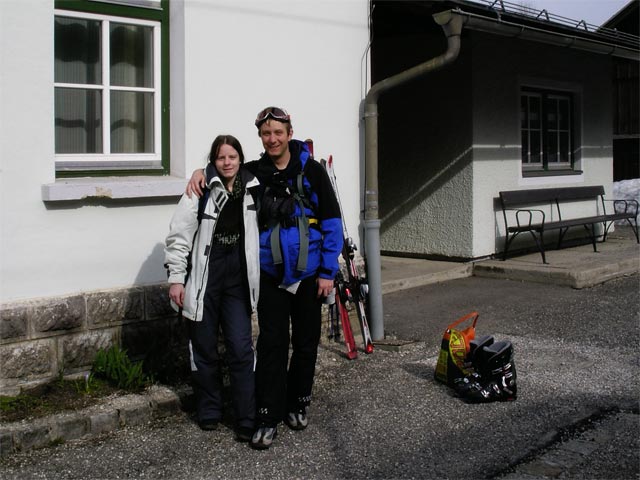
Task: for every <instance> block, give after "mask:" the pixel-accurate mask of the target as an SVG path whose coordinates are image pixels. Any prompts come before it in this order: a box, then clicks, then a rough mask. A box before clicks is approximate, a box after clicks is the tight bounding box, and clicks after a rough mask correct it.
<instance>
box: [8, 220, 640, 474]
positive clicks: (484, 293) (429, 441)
mask: <svg viewBox="0 0 640 480" xmlns="http://www.w3.org/2000/svg"><path fill="white" fill-rule="evenodd" d="M598 250H599V252H598V253H594V252H593V250H592V248H591V246H590V245H588V246H579V247H572V248H570V249H565V250H561V251H550V252H549V253H548V260H549V262H550V263H549V265H542V264H541V259H540V256H539V254H530V255H524V256H518V257H514V258H512V259H509V260H507V261H506V262H502V261H499V260H487V261H486V262H476V263H475V264H473V265H469V264H451V263H448V262H443V263H444V264H445V265H440V262H430V261H427V260H414V261H409V260H407V259H396V258H385V259H383V283H384V286H383V290H384V291H385V294H384V297H383V306H384V324H385V325H384V326H385V332H386V339H385V341H384V342H379V343H378V344H377V348H376V350H375V352H374V353H373V354H371V355H366V354H364V352H362V351H360V352H359V355H358V358H357V359H356V360H352V361H350V360H347V359H346V358H345V356H344V348H343V346H342V345H341V344H339V343H333V342H328V341H325V342H323V346H322V347H321V349H320V354H319V358H318V368H317V377H316V384H315V386H314V398H313V402H312V407H311V409H310V425H309V427H308V428H307V429H306V430H304V431H301V432H294V431H291V430H289V429H288V428H287V427H286V426H284V425H281V426H280V427H279V429H278V437H277V438H276V440H275V442H274V445H273V446H272V448H271V449H269V450H267V451H260V452H259V451H254V450H252V449H251V448H249V447H248V446H247V445H246V444H243V443H238V442H236V441H235V440H234V439H233V433H232V430H231V428H230V425H231V419H227V422H226V424H225V425H223V426H221V428H219V429H218V430H217V431H214V432H204V431H201V430H199V429H198V427H197V425H196V424H195V423H194V422H193V420H192V419H191V416H190V413H189V409H188V408H186V410H187V411H184V410H181V409H180V407H181V406H183V407H188V406H187V403H188V401H187V400H188V398H189V395H188V392H187V393H185V392H173V391H171V390H168V391H167V390H160V391H159V390H156V391H155V392H154V393H153V394H149V395H147V396H144V395H143V396H131V397H129V403H126V402H125V401H124V400H119V401H120V402H121V403H119V404H117V405H116V406H115V407H111V408H108V406H104V408H102V410H97V411H95V410H94V411H93V412H92V413H91V415H89V417H88V418H89V419H90V420H89V421H88V423H89V427H87V421H85V422H84V423H82V421H80V420H77V421H76V422H75V423H74V422H73V421H71V420H69V421H68V422H67V425H68V426H67V428H66V430H64V431H71V430H73V427H72V426H73V425H76V427H75V428H77V431H79V432H80V433H82V435H77V436H78V437H79V438H75V439H73V435H69V437H68V438H69V439H68V440H66V441H64V442H56V441H52V438H51V437H49V440H48V442H49V443H48V444H47V446H46V447H44V448H30V447H32V446H40V447H42V446H43V445H42V444H38V442H37V441H36V439H37V438H38V434H36V433H28V432H27V431H20V430H19V428H18V427H17V426H14V427H13V428H14V430H11V431H9V433H7V431H8V430H7V428H6V426H0V446H2V447H3V449H5V452H7V450H6V448H12V449H13V450H12V451H11V452H9V454H6V455H4V456H3V457H2V459H1V460H0V474H1V475H2V478H3V479H14V478H15V479H24V478H51V479H54V478H55V479H72V478H73V479H76V478H91V479H98V478H105V479H111V478H166V479H174V478H175V479H182V478H189V479H199V478H220V479H236V478H237V479H240V478H265V479H266V478H268V479H285V478H286V479H290V478H305V479H310V478H313V479H315V478H318V479H360V478H362V479H364V478H367V479H396V478H397V479H404V478H415V479H417V478H420V479H422V478H424V479H444V478H459V479H477V478H491V479H493V478H508V479H543V478H575V479H625V480H626V479H640V455H639V453H638V452H640V448H639V446H640V445H639V443H640V442H639V440H638V433H639V430H640V429H639V427H640V423H639V421H638V420H639V417H638V413H639V403H638V399H639V398H640V379H639V375H638V372H639V366H640V355H639V352H640V349H639V347H638V345H639V341H640V322H639V319H640V317H639V314H640V296H639V295H638V292H639V288H638V287H639V286H640V284H639V276H638V269H639V267H640V249H639V247H638V244H637V243H636V242H635V238H633V237H632V236H630V235H629V234H628V232H626V233H625V230H624V229H619V231H618V232H617V234H616V235H612V236H611V237H610V238H609V239H608V240H607V242H606V243H605V244H598ZM536 255H537V263H536V261H535V256H536ZM571 258H573V260H570V259H571ZM527 262H529V264H530V265H531V266H530V267H529V268H528V269H522V268H516V267H519V266H520V265H521V264H523V263H524V264H526V263H527ZM480 263H485V265H486V267H487V269H488V270H489V271H490V273H489V274H488V275H489V276H477V275H474V276H470V275H472V273H474V271H475V272H476V274H477V272H478V265H479V264H480ZM447 264H448V265H447ZM536 269H540V270H539V271H540V273H539V274H538V275H534V273H533V272H535V271H536ZM522 271H524V272H525V273H526V275H525V276H526V278H522V275H523V273H522ZM514 272H515V273H514ZM567 279H582V280H580V282H582V283H573V284H572V283H571V282H572V281H573V280H570V281H569V280H567ZM584 279H587V281H585V280H584ZM471 311H477V312H478V313H479V315H480V316H479V319H478V324H477V331H478V334H491V335H494V337H495V338H496V340H503V339H504V340H510V341H511V342H512V343H513V345H514V350H515V365H516V370H517V375H518V378H517V382H518V398H517V400H515V401H513V402H494V403H487V404H480V405H469V404H466V403H464V402H463V401H462V400H461V399H459V398H457V397H456V396H455V395H454V394H453V392H452V391H451V389H449V388H448V387H446V386H445V385H442V384H440V383H438V382H436V381H435V380H434V379H433V374H434V368H435V363H436V358H437V354H438V350H439V347H440V339H441V336H442V333H443V331H444V329H445V328H446V326H447V325H448V324H449V323H451V322H453V321H454V320H456V319H457V318H459V317H461V316H463V315H465V314H467V313H469V312H471ZM113 411H115V412H116V413H115V415H116V417H115V420H114V419H113V413H112V412H113ZM91 419H93V420H91ZM100 419H101V421H102V423H100ZM109 419H111V420H109ZM46 422H48V423H46V426H45V427H42V428H41V429H40V430H39V431H40V432H41V433H42V434H44V433H47V434H49V435H51V432H54V433H55V432H57V434H60V432H63V429H61V427H60V422H58V426H57V427H56V426H52V424H53V423H55V422H54V421H53V420H51V419H49V420H47V421H46ZM52 422H53V423H52ZM32 423H34V422H32ZM80 424H82V425H84V427H82V426H80ZM97 425H102V433H101V432H100V431H94V430H92V428H93V426H97ZM109 425H111V426H112V427H113V428H109ZM56 428H57V429H58V430H56ZM83 428H84V429H85V430H83ZM87 428H88V429H89V431H90V432H89V431H87ZM83 432H84V433H83ZM7 435H8V436H7ZM53 440H55V438H54V439H53ZM11 442H14V443H11ZM20 442H22V443H20ZM52 443H53V444H55V445H51V444H52ZM16 445H18V446H19V445H23V446H24V447H25V448H22V451H20V448H14V447H15V446H16ZM15 450H17V451H15Z"/></svg>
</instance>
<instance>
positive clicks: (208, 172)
mask: <svg viewBox="0 0 640 480" xmlns="http://www.w3.org/2000/svg"><path fill="white" fill-rule="evenodd" d="M204 175H205V178H206V179H207V188H208V189H210V190H213V189H214V188H217V187H219V188H222V189H224V188H225V187H224V184H223V183H222V180H220V177H219V176H218V171H217V170H216V167H215V165H213V163H208V164H207V166H206V167H205V170H204ZM238 175H240V180H242V184H243V185H244V186H245V188H252V187H257V186H258V185H260V182H259V181H258V179H257V178H256V177H255V176H254V175H253V174H251V173H250V172H249V171H248V170H247V169H246V168H244V167H243V166H242V165H241V166H240V170H239V172H238Z"/></svg>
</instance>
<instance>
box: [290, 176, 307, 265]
mask: <svg viewBox="0 0 640 480" xmlns="http://www.w3.org/2000/svg"><path fill="white" fill-rule="evenodd" d="M296 184H297V185H296V187H297V188H296V190H297V191H296V193H294V194H293V198H295V200H296V202H298V206H299V207H300V212H301V213H300V216H299V217H296V223H297V226H298V233H299V235H300V250H299V251H298V263H297V265H296V269H297V270H298V271H300V272H304V271H305V270H306V269H307V259H308V257H309V219H308V218H307V214H306V212H305V205H306V204H309V205H310V202H309V201H308V200H306V196H305V194H304V185H303V183H302V172H300V173H299V174H298V176H297V178H296ZM305 200H306V202H305Z"/></svg>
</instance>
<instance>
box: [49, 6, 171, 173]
mask: <svg viewBox="0 0 640 480" xmlns="http://www.w3.org/2000/svg"><path fill="white" fill-rule="evenodd" d="M54 22H55V28H54V35H55V67H54V82H55V83H54V89H55V152H56V170H57V171H78V170H132V169H158V168H161V166H162V110H163V109H162V85H161V83H162V82H161V79H162V75H161V72H162V71H161V22H160V21H153V20H146V19H141V18H129V17H119V16H114V15H104V14H100V13H89V12H79V11H71V10H56V11H55V20H54Z"/></svg>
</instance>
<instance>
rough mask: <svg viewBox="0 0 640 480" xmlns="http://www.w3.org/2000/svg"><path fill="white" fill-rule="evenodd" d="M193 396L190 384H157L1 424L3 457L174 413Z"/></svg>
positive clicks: (0, 438)
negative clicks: (88, 404)
mask: <svg viewBox="0 0 640 480" xmlns="http://www.w3.org/2000/svg"><path fill="white" fill-rule="evenodd" d="M191 395H192V391H191V389H190V388H188V387H185V388H183V389H179V390H177V391H174V390H171V389H170V388H168V387H166V386H159V385H153V386H152V387H150V388H149V389H148V390H147V391H146V392H145V393H144V394H130V395H124V396H117V397H112V398H108V399H106V400H105V401H104V402H102V403H100V404H98V405H93V406H91V407H87V408H85V409H83V410H79V411H77V412H69V413H62V414H59V413H58V414H52V415H48V416H46V417H42V418H37V419H35V420H21V421H19V422H13V423H8V424H4V425H0V458H1V457H5V456H8V455H11V454H13V453H17V452H25V451H28V450H32V449H36V448H43V447H48V446H53V445H56V444H59V443H63V442H67V441H69V440H75V439H79V438H91V437H96V436H98V435H101V434H103V433H107V432H111V431H114V430H117V429H120V428H124V427H129V426H134V425H143V424H145V423H148V422H150V421H151V420H155V419H157V418H163V417H167V416H170V415H174V414H176V413H178V412H179V411H181V410H183V407H184V405H185V403H187V402H188V401H189V399H190V397H191Z"/></svg>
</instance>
